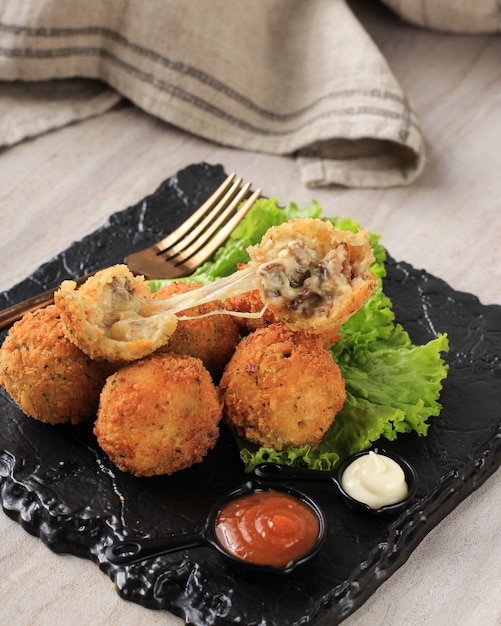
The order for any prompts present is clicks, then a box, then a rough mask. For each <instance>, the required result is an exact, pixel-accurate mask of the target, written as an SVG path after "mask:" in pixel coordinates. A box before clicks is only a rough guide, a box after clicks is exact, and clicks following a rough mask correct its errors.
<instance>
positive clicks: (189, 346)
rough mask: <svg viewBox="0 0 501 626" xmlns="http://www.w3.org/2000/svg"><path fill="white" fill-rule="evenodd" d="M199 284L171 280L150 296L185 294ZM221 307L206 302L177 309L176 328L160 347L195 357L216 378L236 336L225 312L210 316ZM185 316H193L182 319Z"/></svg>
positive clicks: (226, 359) (196, 287)
mask: <svg viewBox="0 0 501 626" xmlns="http://www.w3.org/2000/svg"><path fill="white" fill-rule="evenodd" d="M200 287H201V285H200V283H195V282H191V281H187V280H181V281H175V282H172V283H170V284H169V285H166V286H165V287H163V288H162V289H159V290H158V291H157V292H156V293H155V294H154V297H155V298H160V299H162V298H169V297H170V296H171V295H172V294H175V293H186V292H188V291H193V290H195V289H199V288H200ZM222 308H223V305H222V303H221V302H209V303H207V304H201V305H200V306H195V307H192V308H190V309H186V310H184V311H180V312H179V313H178V317H179V318H180V319H178V323H177V328H176V330H175V331H174V333H173V335H172V336H171V337H170V339H169V340H168V342H167V343H166V344H165V346H163V347H162V348H160V350H162V351H169V352H175V353H176V354H187V355H188V356H195V357H197V358H199V359H201V360H202V362H203V364H204V365H205V367H206V368H207V369H208V370H209V372H210V373H211V374H212V375H213V377H215V378H218V377H219V376H220V375H221V372H222V371H223V368H224V366H225V365H226V363H227V362H228V361H229V360H230V357H231V356H232V354H233V352H234V350H235V347H236V345H237V343H238V339H239V337H238V328H237V326H236V324H235V322H234V321H233V319H232V318H231V317H230V316H229V315H226V314H222V315H219V314H216V315H210V314H211V313H214V312H215V311H218V310H220V309H222ZM185 317H193V318H194V319H192V320H189V319H183V318H185Z"/></svg>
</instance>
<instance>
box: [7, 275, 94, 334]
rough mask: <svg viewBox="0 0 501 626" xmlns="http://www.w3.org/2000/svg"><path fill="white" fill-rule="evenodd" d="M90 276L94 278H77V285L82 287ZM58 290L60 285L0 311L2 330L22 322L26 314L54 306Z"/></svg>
mask: <svg viewBox="0 0 501 626" xmlns="http://www.w3.org/2000/svg"><path fill="white" fill-rule="evenodd" d="M90 276H92V274H86V275H85V276H82V277H81V278H77V279H76V280H75V282H76V283H77V285H81V284H82V283H83V282H85V281H86V280H87V278H89V277H90ZM58 289H59V285H58V286H57V287H54V289H48V290H47V291H43V292H42V293H39V294H37V295H36V296H32V297H31V298H27V299H26V300H22V301H21V302H18V303H17V304H13V305H12V306H9V307H7V308H6V309H4V310H3V311H0V330H4V329H5V328H8V327H9V326H11V325H12V324H13V323H14V322H17V321H18V320H20V319H21V318H22V317H23V315H24V314H25V313H29V312H30V311H36V309H43V308H44V307H46V306H48V305H49V304H53V302H54V294H55V292H56V291H57V290H58Z"/></svg>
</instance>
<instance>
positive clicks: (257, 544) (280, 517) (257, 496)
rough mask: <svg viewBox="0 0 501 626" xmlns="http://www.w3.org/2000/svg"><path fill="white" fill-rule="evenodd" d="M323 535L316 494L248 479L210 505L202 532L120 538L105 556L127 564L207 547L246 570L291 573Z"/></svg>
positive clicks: (314, 549) (322, 517)
mask: <svg viewBox="0 0 501 626" xmlns="http://www.w3.org/2000/svg"><path fill="white" fill-rule="evenodd" d="M325 535H326V520H325V515H324V513H323V511H322V510H321V508H320V507H319V506H318V504H317V503H316V502H315V501H314V500H313V499H312V498H310V497H309V496H307V495H306V494H305V493H303V492H300V491H298V490H296V489H293V488H292V487H290V486H288V485H284V484H277V485H275V484H269V483H261V482H260V481H256V480H250V481H248V482H246V483H244V484H243V485H241V486H240V487H238V488H237V489H235V490H234V491H232V492H230V493H228V494H227V495H225V496H224V497H223V498H222V499H221V500H220V501H219V502H218V503H217V504H216V505H215V506H214V507H213V508H212V510H211V512H210V514H209V516H208V518H207V520H206V523H205V524H204V526H203V528H202V529H201V530H200V531H198V532H189V533H180V534H175V535H168V536H165V537H159V538H138V539H128V540H125V541H121V542H118V543H115V544H113V545H112V546H110V547H109V548H108V550H107V558H108V560H109V561H110V562H111V563H115V564H128V563H135V562H138V561H144V560H146V559H150V558H155V557H158V556H161V555H164V554H169V553H172V552H177V551H179V550H186V549H188V548H193V547H197V546H208V547H211V548H213V549H215V550H216V551H217V552H218V553H219V554H220V555H221V556H222V557H223V558H225V559H226V560H227V561H229V562H230V563H231V564H232V565H235V566H237V567H238V568H239V569H240V570H243V571H245V572H246V573H248V574H259V575H261V574H289V573H290V572H292V571H293V570H295V569H296V568H297V567H298V566H299V565H302V564H304V563H306V562H308V561H309V560H310V559H312V558H313V557H314V556H315V555H316V554H317V553H318V552H319V550H320V549H321V547H322V544H323V541H324V539H325Z"/></svg>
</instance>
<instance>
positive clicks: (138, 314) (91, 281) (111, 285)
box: [54, 265, 177, 362]
mask: <svg viewBox="0 0 501 626" xmlns="http://www.w3.org/2000/svg"><path fill="white" fill-rule="evenodd" d="M152 301H153V297H152V294H151V292H150V289H149V287H148V284H147V283H146V281H145V279H144V277H143V276H134V275H133V274H132V273H131V272H130V271H129V269H128V268H127V266H126V265H114V266H113V267H110V268H107V269H105V270H101V271H100V272H97V273H96V274H94V276H91V277H90V278H88V279H87V280H86V281H85V282H84V283H83V284H82V285H81V286H80V287H79V288H77V284H76V282H75V281H73V280H65V281H63V282H62V283H61V286H60V287H59V289H58V291H56V293H55V294H54V302H55V304H56V306H57V308H58V311H59V314H60V316H61V319H62V321H63V324H64V327H65V332H66V335H67V337H68V338H69V339H70V341H72V342H73V343H74V344H75V345H76V346H78V347H79V348H80V349H81V350H83V352H85V353H86V354H88V355H89V356H90V357H91V358H93V359H105V360H108V361H118V362H123V361H134V360H135V359H140V358H142V357H144V356H146V355H148V354H151V353H152V352H154V351H155V350H157V349H158V348H160V346H162V345H163V344H165V343H166V342H167V341H168V340H169V337H170V336H171V335H172V333H173V332H174V330H175V329H176V325H177V318H176V316H175V315H168V314H165V313H162V314H157V313H156V311H155V310H154V309H152V308H151V303H152Z"/></svg>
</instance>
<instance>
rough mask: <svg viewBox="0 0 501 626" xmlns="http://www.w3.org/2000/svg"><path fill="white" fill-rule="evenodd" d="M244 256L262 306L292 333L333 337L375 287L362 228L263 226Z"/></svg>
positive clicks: (302, 223) (293, 223) (303, 222)
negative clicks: (257, 284) (255, 276)
mask: <svg viewBox="0 0 501 626" xmlns="http://www.w3.org/2000/svg"><path fill="white" fill-rule="evenodd" d="M248 252H249V255H250V261H249V263H248V266H247V267H248V268H249V269H250V270H253V271H254V272H255V273H256V274H258V275H259V277H260V279H261V287H260V292H261V298H262V300H263V302H266V304H267V305H268V307H269V309H270V310H271V311H272V312H273V313H274V314H275V315H276V316H277V317H278V318H279V319H280V320H281V321H282V322H284V323H285V324H286V325H287V326H289V328H292V329H294V330H305V331H308V332H311V333H313V332H317V333H320V332H329V333H336V332H337V331H339V328H340V326H341V324H342V323H343V322H345V321H346V320H347V319H348V318H349V317H350V316H351V315H353V313H355V312H356V311H357V310H358V309H359V308H360V307H361V306H362V305H363V304H364V303H365V302H366V301H367V300H368V299H369V297H370V296H371V295H372V293H373V292H374V290H375V288H376V284H377V281H376V277H375V276H374V274H373V273H372V272H371V269H370V266H371V265H372V263H373V262H374V252H373V250H372V246H371V243H370V238H369V234H368V232H367V231H365V230H363V229H359V230H358V232H356V233H352V232H351V231H346V230H337V229H335V228H334V227H333V225H332V223H331V222H329V221H324V220H320V219H312V218H309V219H294V220H289V221H288V222H284V223H283V224H280V225H278V226H272V227H271V228H269V229H268V230H267V231H266V233H265V234H264V236H263V238H262V239H261V241H260V242H259V244H257V245H256V246H251V247H250V248H249V249H248Z"/></svg>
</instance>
